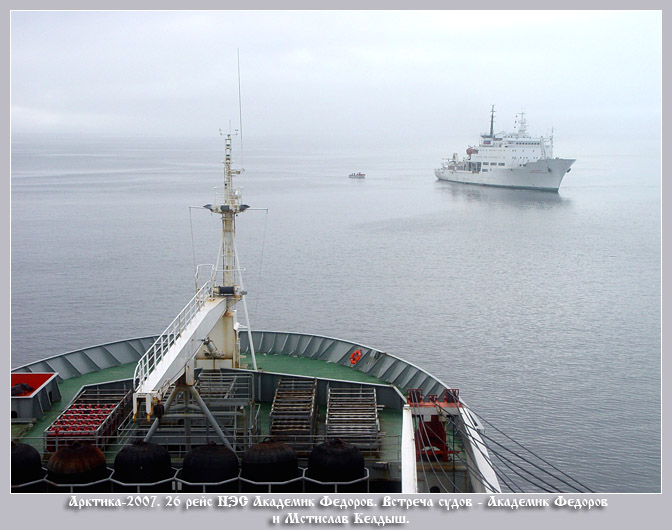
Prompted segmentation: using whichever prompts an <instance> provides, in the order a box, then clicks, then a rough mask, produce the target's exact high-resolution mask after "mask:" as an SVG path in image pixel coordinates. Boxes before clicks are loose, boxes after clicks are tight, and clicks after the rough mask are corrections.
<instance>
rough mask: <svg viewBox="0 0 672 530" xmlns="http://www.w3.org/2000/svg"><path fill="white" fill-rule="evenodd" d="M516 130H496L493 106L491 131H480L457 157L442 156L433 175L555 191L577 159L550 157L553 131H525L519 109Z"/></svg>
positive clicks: (470, 182)
mask: <svg viewBox="0 0 672 530" xmlns="http://www.w3.org/2000/svg"><path fill="white" fill-rule="evenodd" d="M519 116H520V119H519V123H518V128H517V129H518V130H517V131H516V132H514V133H504V132H500V133H497V134H495V132H494V121H495V108H494V106H493V107H492V110H491V113H490V132H489V133H484V134H481V141H480V143H479V145H478V147H471V146H469V148H468V149H467V156H466V157H464V158H463V159H462V160H458V158H457V153H453V156H452V158H448V159H446V158H444V159H443V163H442V164H441V167H440V168H438V169H435V170H434V174H435V175H436V178H438V179H439V180H447V181H450V182H460V183H463V184H477V185H480V186H497V187H502V188H516V189H524V190H543V191H556V192H557V191H558V188H559V187H560V183H561V182H562V179H563V177H564V176H565V174H567V173H569V171H570V168H571V165H572V164H573V163H574V162H575V161H576V160H574V159H569V158H553V135H551V137H550V138H544V137H543V136H540V137H537V138H533V137H531V136H529V135H528V134H527V123H526V121H525V113H523V112H521V113H520V115H519Z"/></svg>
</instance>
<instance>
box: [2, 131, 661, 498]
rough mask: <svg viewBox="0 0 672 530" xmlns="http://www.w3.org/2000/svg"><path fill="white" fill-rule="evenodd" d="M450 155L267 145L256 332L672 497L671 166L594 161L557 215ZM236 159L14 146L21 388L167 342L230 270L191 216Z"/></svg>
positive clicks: (15, 334) (251, 195) (244, 244)
mask: <svg viewBox="0 0 672 530" xmlns="http://www.w3.org/2000/svg"><path fill="white" fill-rule="evenodd" d="M447 154H449V153H438V154H437V153H431V152H428V153H424V152H417V151H416V152H412V153H408V152H405V151H404V150H403V146H399V150H396V151H392V152H390V151H388V152H381V153H372V152H364V153H358V152H356V151H352V150H343V149H340V150H339V149H338V147H336V146H335V147H334V149H333V150H331V151H326V150H324V149H322V150H315V151H305V150H304V149H303V148H302V146H301V145H300V144H295V145H293V144H291V142H288V145H285V146H283V147H282V148H279V147H274V146H273V145H266V143H265V142H261V141H259V142H256V143H255V141H254V140H253V139H252V140H249V141H248V142H247V144H246V146H245V151H244V158H243V162H244V167H245V169H246V171H245V173H244V174H243V175H242V176H240V177H237V179H236V183H237V185H240V186H242V188H243V199H244V202H245V203H247V204H249V205H250V206H251V207H255V208H268V211H266V210H259V211H251V210H250V211H247V212H245V213H244V214H242V215H241V216H240V217H239V218H238V222H237V228H238V250H239V253H240V260H241V265H242V267H244V268H245V272H244V280H245V287H246V289H247V290H248V291H249V296H248V307H249V309H250V318H251V321H252V326H253V328H254V329H269V330H286V331H298V332H306V333H314V334H322V335H328V336H334V337H339V338H343V339H349V340H353V341H357V342H360V343H363V344H367V345H370V346H374V347H377V348H380V349H383V350H385V351H388V352H389V353H392V354H394V355H397V356H401V357H403V358H405V359H407V360H409V361H410V362H412V363H414V364H416V365H418V366H420V367H422V368H425V369H426V370H428V371H430V372H432V373H433V374H434V375H435V376H437V377H438V378H439V379H441V380H442V381H444V382H445V383H447V384H448V385H450V386H452V387H456V388H459V389H460V395H461V396H462V397H463V398H464V399H465V401H466V402H467V403H468V404H469V406H470V407H471V408H472V409H473V410H475V411H476V412H477V413H479V414H481V415H482V417H483V418H484V419H485V420H487V421H488V422H490V423H492V424H493V425H494V426H496V427H497V428H499V429H501V430H503V431H504V432H505V433H506V434H507V435H509V436H511V437H512V438H514V439H515V440H517V441H518V442H520V443H521V444H523V445H525V446H526V447H528V448H530V449H531V450H533V451H534V452H535V453H536V454H539V455H541V456H543V457H544V458H545V459H546V460H548V461H549V462H551V463H553V465H555V466H557V467H559V468H560V469H562V470H563V471H566V472H567V473H569V474H570V475H572V476H573V477H576V478H577V479H578V480H580V481H581V482H582V483H583V484H585V485H587V486H589V487H590V488H591V489H592V490H594V491H599V492H657V491H660V488H661V484H660V461H661V459H660V433H661V431H660V424H661V417H660V410H661V403H660V394H661V393H660V390H661V381H660V377H661V371H660V366H661V351H660V348H661V338H660V329H661V328H660V326H661V321H660V314H661V306H660V303H661V298H660V287H661V267H660V237H661V234H660V208H661V205H660V162H659V159H658V157H656V156H648V155H645V154H644V155H642V154H640V155H632V156H630V155H617V156H614V155H607V154H604V155H600V154H594V153H590V154H584V155H581V156H578V155H577V156H576V158H577V162H576V163H575V164H574V167H573V169H572V172H571V173H569V175H568V176H567V177H566V178H565V181H564V182H563V185H562V187H561V188H560V192H559V193H557V194H555V193H545V192H534V191H517V190H506V189H495V188H482V187H474V186H467V185H459V184H451V183H447V182H439V181H437V180H436V179H435V177H434V175H433V168H434V167H438V165H439V164H440V156H441V155H447ZM235 155H236V158H237V160H238V161H240V156H239V154H238V153H235ZM222 158H223V152H222V142H221V140H220V139H219V137H217V138H215V139H207V140H205V141H203V142H200V141H199V142H197V141H194V140H184V141H178V140H170V139H147V138H126V139H119V138H88V139H75V138H49V139H41V140H39V141H37V140H36V139H34V138H32V139H31V138H15V139H14V141H13V145H12V175H11V185H12V188H11V206H12V211H11V273H12V277H11V287H12V298H11V332H12V337H11V345H12V351H11V364H12V366H18V365H21V364H24V363H27V362H30V361H33V360H36V359H39V358H42V357H45V356H49V355H54V354H58V353H61V352H65V351H69V350H73V349H77V348H82V347H86V346H91V345H94V344H100V343H105V342H109V341H114V340H120V339H125V338H130V337H138V336H146V335H152V334H158V333H160V332H161V331H162V330H163V329H164V328H165V326H167V325H168V324H169V323H170V321H171V320H172V319H173V318H174V316H175V315H176V314H177V313H178V312H179V311H180V310H181V309H182V307H183V306H184V305H185V304H186V302H187V301H188V300H189V299H190V298H191V296H193V293H194V279H193V278H194V265H195V264H201V263H213V262H214V260H215V254H216V250H217V238H218V234H219V221H218V218H217V217H215V216H213V215H211V214H210V213H209V212H207V211H205V210H203V209H191V210H190V209H189V206H201V205H204V204H206V203H211V202H213V200H214V195H213V188H214V186H217V185H219V184H221V182H222V166H221V164H220V161H221V160H222ZM356 171H362V172H364V173H366V179H363V180H362V181H359V180H355V179H348V178H347V175H348V174H350V173H352V172H356ZM192 235H193V237H192ZM486 433H487V434H490V433H492V434H493V435H494V434H495V433H496V430H494V429H493V428H490V427H488V426H487V425H486Z"/></svg>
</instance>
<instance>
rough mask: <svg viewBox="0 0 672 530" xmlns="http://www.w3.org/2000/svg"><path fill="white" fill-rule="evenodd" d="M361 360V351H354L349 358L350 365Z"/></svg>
mask: <svg viewBox="0 0 672 530" xmlns="http://www.w3.org/2000/svg"><path fill="white" fill-rule="evenodd" d="M361 358H362V350H355V351H353V352H352V355H351V356H350V364H357V363H358V362H359V360H360V359H361Z"/></svg>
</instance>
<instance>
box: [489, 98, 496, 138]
mask: <svg viewBox="0 0 672 530" xmlns="http://www.w3.org/2000/svg"><path fill="white" fill-rule="evenodd" d="M494 137H495V106H494V105H493V106H492V109H491V110H490V138H494Z"/></svg>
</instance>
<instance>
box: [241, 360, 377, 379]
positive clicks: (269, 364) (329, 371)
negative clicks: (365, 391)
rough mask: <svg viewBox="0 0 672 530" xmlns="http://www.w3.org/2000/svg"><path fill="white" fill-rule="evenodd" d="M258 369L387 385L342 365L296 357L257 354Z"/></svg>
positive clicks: (250, 361)
mask: <svg viewBox="0 0 672 530" xmlns="http://www.w3.org/2000/svg"><path fill="white" fill-rule="evenodd" d="M256 358H257V368H259V370H262V371H264V372H279V373H283V374H292V375H307V376H310V377H323V378H325V379H339V380H341V381H355V382H357V383H379V384H386V383H384V382H383V381H381V380H380V379H378V378H376V377H373V376H371V375H368V374H365V373H363V372H360V371H359V370H355V369H354V368H350V367H348V366H343V365H341V364H336V363H330V362H325V361H320V360H317V359H308V358H306V357H294V356H289V355H268V354H265V353H258V352H257V354H256ZM247 363H248V364H249V365H250V366H251V364H252V360H251V358H250V356H249V355H248V356H247Z"/></svg>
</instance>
